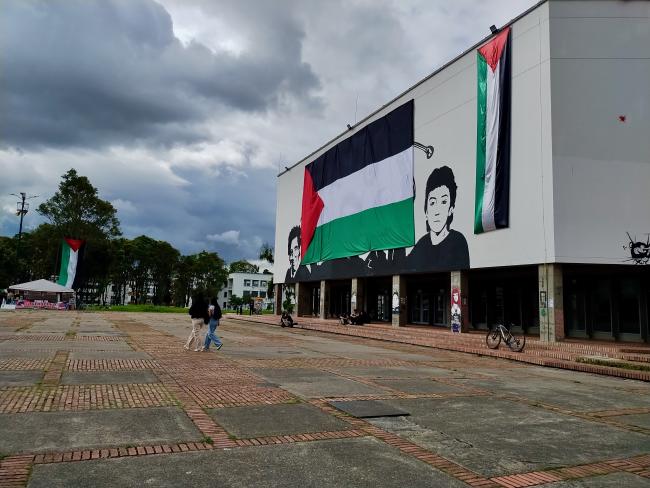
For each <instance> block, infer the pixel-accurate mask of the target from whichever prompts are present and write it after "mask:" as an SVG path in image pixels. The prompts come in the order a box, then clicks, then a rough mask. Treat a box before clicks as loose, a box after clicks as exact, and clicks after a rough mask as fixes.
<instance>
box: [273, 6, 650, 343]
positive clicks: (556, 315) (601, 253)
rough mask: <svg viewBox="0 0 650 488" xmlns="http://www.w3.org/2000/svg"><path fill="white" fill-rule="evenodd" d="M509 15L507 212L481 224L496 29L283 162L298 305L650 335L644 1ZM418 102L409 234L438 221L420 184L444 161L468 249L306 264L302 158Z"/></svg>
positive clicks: (284, 238)
mask: <svg viewBox="0 0 650 488" xmlns="http://www.w3.org/2000/svg"><path fill="white" fill-rule="evenodd" d="M486 27H487V26H486ZM507 28H509V29H510V41H509V42H510V43H511V47H510V49H511V51H510V52H511V59H510V61H511V73H510V75H509V78H508V80H509V82H510V85H511V86H510V93H511V101H510V104H509V107H508V113H509V115H510V132H509V141H508V151H509V180H508V182H507V187H505V189H503V188H502V189H501V191H506V192H507V194H508V197H509V208H508V222H507V225H506V226H504V227H503V228H498V229H496V230H492V231H488V232H478V233H477V231H476V226H475V219H476V208H477V203H476V202H477V199H478V196H477V195H478V191H477V186H478V180H477V171H478V169H477V168H478V166H477V159H478V156H477V146H478V141H477V134H478V133H479V132H480V130H481V129H480V122H479V121H480V118H479V115H477V112H480V107H479V104H480V102H479V96H478V95H477V92H478V87H477V84H478V83H479V81H477V72H478V70H479V66H478V62H477V59H478V58H477V50H479V49H480V48H481V47H482V46H484V45H485V44H486V43H490V42H491V40H492V38H493V36H490V37H487V38H486V39H484V40H483V41H482V42H481V43H479V44H477V45H476V46H473V47H471V48H470V49H469V50H468V51H466V52H465V53H463V54H461V55H460V56H458V57H457V58H456V59H454V60H452V61H451V62H449V63H448V64H446V65H445V66H443V67H442V68H440V69H439V70H437V71H435V72H434V73H433V74H431V75H430V76H428V77H427V78H425V79H424V80H422V81H420V82H419V83H417V84H416V85H415V86H413V87H412V88H410V89H409V90H407V91H406V92H404V93H403V94H402V95H400V96H399V97H397V98H396V99H394V100H392V101H390V102H389V103H387V104H386V105H385V106H383V107H381V108H380V109H379V110H377V111H376V112H375V113H373V114H371V115H370V116H368V117H367V118H366V119H364V120H362V121H361V122H359V123H358V124H357V125H355V126H354V127H352V129H351V130H348V131H345V132H343V133H341V134H340V135H339V136H338V137H336V138H335V139H333V140H332V141H330V142H328V143H327V144H325V145H324V146H323V147H321V148H319V149H317V150H315V151H314V152H312V153H311V154H310V155H309V156H307V157H306V158H304V159H303V160H301V161H299V162H298V163H296V164H295V165H294V166H292V167H291V168H289V169H288V170H287V171H283V172H282V173H281V174H280V175H279V177H278V192H277V194H278V199H277V213H276V242H275V250H276V256H275V268H274V282H275V283H276V284H277V286H278V288H277V289H276V297H282V293H280V292H278V291H279V290H280V287H281V284H285V285H290V286H292V287H295V294H296V301H297V313H298V315H310V316H320V317H323V318H326V317H335V316H337V315H338V314H340V313H344V312H349V311H350V310H351V309H353V308H358V309H364V310H366V311H368V312H369V313H370V314H371V316H372V317H373V319H374V320H377V321H386V322H392V323H393V325H395V326H401V325H405V324H422V325H431V326H441V327H450V326H452V325H454V323H455V322H458V321H459V322H460V328H461V329H462V330H464V331H465V330H471V329H485V328H487V327H489V326H491V325H493V324H495V323H513V324H514V325H515V329H519V330H520V331H523V332H526V333H528V334H535V335H539V336H540V338H542V339H543V340H548V341H556V340H561V339H563V338H564V337H578V338H594V339H610V340H624V341H648V340H650V325H649V316H650V237H649V235H650V58H649V57H648V54H647V52H648V47H649V46H650V2H645V1H626V2H621V1H614V0H612V1H587V0H585V1H564V0H548V1H544V2H540V3H539V4H537V5H536V6H535V7H534V8H532V9H530V10H529V11H527V12H525V13H524V14H522V15H521V16H519V17H518V18H516V19H515V20H513V21H512V22H511V23H509V24H508V25H507V26H502V27H501V29H500V31H501V32H503V31H504V29H507ZM497 35H498V34H497ZM478 79H479V80H480V77H479V78H478ZM409 103H412V104H413V116H412V129H413V139H414V141H415V143H416V144H415V145H414V149H413V185H414V194H413V197H412V198H413V223H412V225H413V233H414V236H415V241H418V240H420V239H425V237H426V236H427V235H428V234H430V233H431V232H432V230H431V229H430V223H431V222H432V220H431V219H430V216H429V213H428V210H427V209H428V207H427V205H428V204H429V202H428V198H429V197H430V193H427V195H425V194H424V193H425V188H426V187H427V185H428V181H429V180H430V179H431V177H432V175H433V171H434V170H435V169H436V168H443V167H446V168H447V170H448V172H451V174H452V178H453V181H454V182H453V183H452V184H451V185H450V184H447V187H449V186H454V191H453V198H452V200H453V201H452V203H451V206H449V204H448V210H447V211H448V215H449V216H451V217H452V218H451V219H449V218H448V220H447V224H446V225H447V230H448V231H449V232H453V234H454V235H455V236H457V241H458V242H464V243H465V244H463V246H466V251H465V253H466V255H467V256H468V257H467V259H466V260H464V261H457V260H456V261H446V260H445V258H444V255H445V254H444V253H442V254H441V253H438V255H437V256H438V257H436V258H432V259H434V260H433V261H432V262H431V263H427V265H426V266H424V267H418V266H416V265H404V264H403V263H408V262H409V256H412V255H413V249H415V248H414V247H413V246H405V247H403V248H392V249H377V248H374V249H370V250H368V251H367V252H361V253H360V254H358V255H356V256H350V255H348V257H344V258H338V259H331V260H324V261H322V262H312V263H311V264H304V263H303V265H302V266H298V265H299V264H300V255H301V254H303V255H304V253H305V249H302V246H301V240H302V239H303V234H302V233H301V228H300V226H301V224H302V226H303V227H304V217H303V215H302V209H303V206H304V201H303V191H304V190H305V189H304V188H303V184H304V182H305V181H306V180H305V178H306V177H305V174H306V171H309V168H308V165H310V164H312V163H314V164H315V162H317V161H320V160H322V159H323V158H326V157H327V155H328V154H331V151H332V150H333V149H337V148H339V147H344V145H345V144H348V143H349V141H350V140H351V138H354V136H355V134H357V133H362V132H363V131H364V130H367V129H368V128H370V127H371V126H372V124H373V123H375V122H377V121H380V122H381V121H382V120H384V118H386V117H388V116H389V115H390V114H392V113H394V111H395V110H398V109H400V108H401V107H404V106H405V105H406V104H409ZM489 103H490V102H488V104H489ZM373 127H374V126H373ZM418 144H419V145H420V146H425V147H426V146H432V147H433V148H435V151H434V153H433V155H432V156H431V157H430V158H429V157H427V156H428V155H427V154H426V153H425V151H424V150H423V151H420V150H419V149H418ZM310 150H311V148H305V152H309V151H310ZM310 167H312V166H310ZM327 171H329V169H325V170H324V172H325V173H327ZM322 176H323V175H320V177H322ZM486 185H487V183H486ZM309 191H312V189H309ZM312 193H313V192H312ZM323 198H325V197H323ZM452 214H453V215H452ZM319 222H321V220H319ZM296 229H298V230H297V231H296ZM350 232H351V233H352V234H354V230H351V231H350ZM298 235H300V237H298ZM431 235H432V237H431V239H432V240H434V237H433V234H431ZM458 236H460V237H458ZM425 240H426V239H425ZM435 245H436V244H435V242H434V244H433V246H434V247H435ZM431 255H432V256H433V255H434V254H431ZM440 256H443V257H440ZM400 260H401V261H400ZM436 260H437V261H436ZM386 263H388V264H386ZM391 263H392V264H391ZM459 263H460V264H459ZM391 266H392V268H391ZM276 300H280V298H276ZM454 305H456V307H454ZM276 306H277V304H276ZM452 309H453V310H457V311H458V310H459V311H458V312H456V313H455V314H454V316H452V313H451V311H452Z"/></svg>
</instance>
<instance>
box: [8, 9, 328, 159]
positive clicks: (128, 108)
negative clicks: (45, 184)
mask: <svg viewBox="0 0 650 488" xmlns="http://www.w3.org/2000/svg"><path fill="white" fill-rule="evenodd" d="M284 27H286V28H283V29H278V30H274V33H275V34H273V35H271V34H269V35H265V36H263V41H264V45H263V46H260V47H259V48H256V49H251V50H248V51H246V52H243V53H241V54H240V55H234V54H232V53H229V52H226V51H218V52H215V51H211V50H209V49H208V48H206V47H205V46H203V45H202V44H199V43H197V42H191V43H189V44H188V45H183V44H181V43H180V41H179V40H178V39H177V38H176V37H175V36H174V33H173V26H172V20H171V17H170V16H169V14H168V13H167V11H166V10H165V9H164V8H163V7H162V6H161V5H159V4H157V3H155V2H153V1H149V0H110V1H101V2H89V1H82V0H65V1H62V0H61V1H31V2H30V1H21V0H15V1H14V0H9V1H3V2H2V4H0V84H1V86H2V94H1V95H0V97H1V98H0V102H1V105H2V107H3V116H2V118H0V133H1V134H2V144H3V145H5V146H18V147H34V146H40V147H43V146H58V147H69V146H88V147H93V146H94V147H96V146H97V145H102V144H112V143H119V144H121V145H125V144H129V143H132V142H134V141H138V140H139V141H144V142H147V141H151V142H153V143H156V144H164V145H166V146H169V145H173V144H174V143H176V142H179V143H191V142H196V141H198V140H202V139H203V138H205V135H204V134H202V133H201V131H200V130H197V124H200V123H202V122H204V121H206V120H208V119H210V118H211V117H215V116H218V115H219V114H223V115H225V114H227V112H228V111H229V110H232V109H233V108H234V109H236V110H241V111H253V112H255V111H258V112H261V111H265V110H267V109H269V108H272V107H274V106H276V105H277V104H278V102H279V101H280V100H282V98H283V97H293V98H297V99H299V100H300V101H302V102H304V103H306V104H307V105H310V104H311V105H312V106H313V105H316V106H317V105H318V101H317V100H316V99H314V98H313V97H312V96H311V91H312V90H313V89H315V88H317V87H318V85H319V82H318V79H317V78H316V76H315V75H314V74H313V72H312V70H311V68H310V66H309V65H307V64H305V63H304V62H302V61H301V42H302V38H303V37H304V33H303V32H302V31H301V29H300V28H299V27H298V26H297V24H292V23H289V22H287V25H285V26H284Z"/></svg>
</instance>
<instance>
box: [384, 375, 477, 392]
mask: <svg viewBox="0 0 650 488" xmlns="http://www.w3.org/2000/svg"><path fill="white" fill-rule="evenodd" d="M375 383H377V384H378V385H382V386H387V387H388V388H392V389H393V390H397V391H401V392H404V393H413V394H416V395H417V394H427V393H463V392H464V391H466V390H463V389H462V388H458V387H457V386H452V385H447V384H445V383H439V382H437V381H435V380H429V379H426V378H423V379H390V380H385V379H378V380H375Z"/></svg>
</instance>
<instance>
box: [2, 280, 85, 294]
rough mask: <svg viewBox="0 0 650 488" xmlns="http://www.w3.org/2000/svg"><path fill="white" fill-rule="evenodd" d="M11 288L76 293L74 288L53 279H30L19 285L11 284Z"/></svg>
mask: <svg viewBox="0 0 650 488" xmlns="http://www.w3.org/2000/svg"><path fill="white" fill-rule="evenodd" d="M9 290H15V291H38V292H42V293H74V290H73V289H72V288H68V287H67V286H62V285H59V284H58V283H54V282H53V281H48V280H36V281H28V282H27V283H20V284H18V285H11V286H10V287H9Z"/></svg>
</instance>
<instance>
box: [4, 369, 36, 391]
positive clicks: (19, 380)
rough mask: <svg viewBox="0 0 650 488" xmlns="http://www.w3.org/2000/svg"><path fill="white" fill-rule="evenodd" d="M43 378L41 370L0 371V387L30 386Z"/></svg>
mask: <svg viewBox="0 0 650 488" xmlns="http://www.w3.org/2000/svg"><path fill="white" fill-rule="evenodd" d="M42 378H43V371H0V387H3V386H31V385H33V384H35V383H38V382H39V381H41V379H42Z"/></svg>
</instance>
